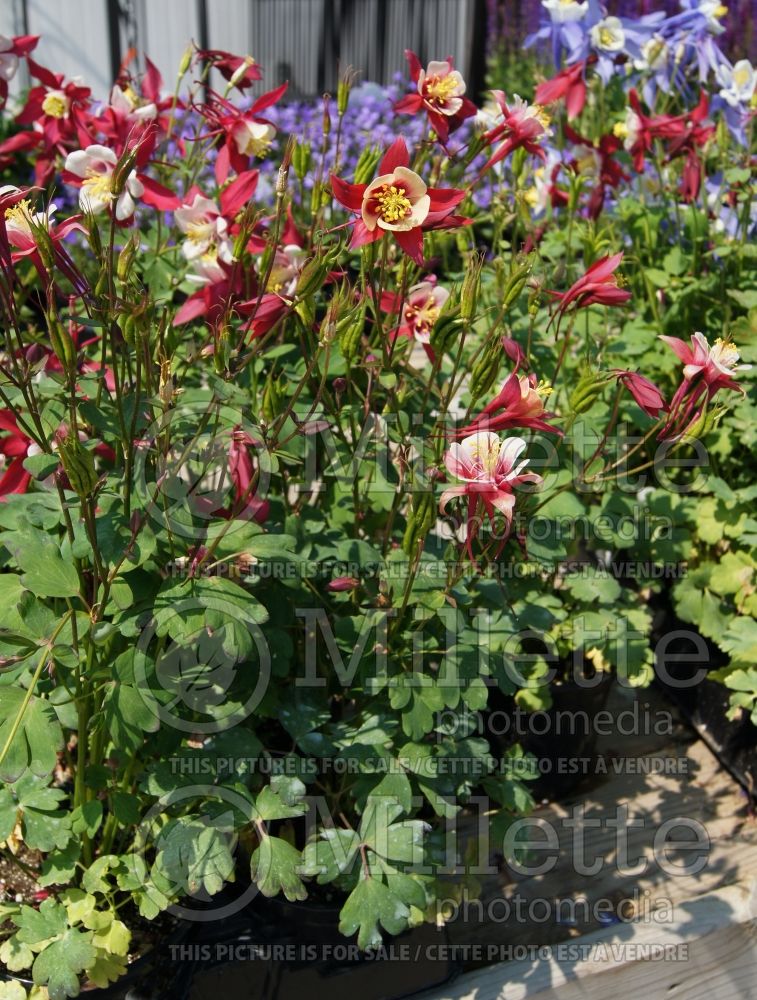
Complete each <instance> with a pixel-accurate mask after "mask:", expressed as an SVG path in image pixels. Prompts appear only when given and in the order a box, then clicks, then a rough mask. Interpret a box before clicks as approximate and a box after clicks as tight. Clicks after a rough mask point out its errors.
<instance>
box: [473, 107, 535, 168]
mask: <svg viewBox="0 0 757 1000" xmlns="http://www.w3.org/2000/svg"><path fill="white" fill-rule="evenodd" d="M492 96H493V97H494V100H495V102H496V105H497V108H498V110H499V115H498V116H497V119H496V124H495V125H494V127H493V128H491V129H489V131H488V132H485V133H484V137H483V138H484V140H485V142H486V143H487V145H489V146H492V145H494V144H495V143H497V142H501V144H500V146H499V147H498V149H497V151H496V152H495V153H494V154H493V155H492V156H491V157H490V158H489V159H488V160H487V161H486V163H485V164H484V166H483V167H482V168H481V174H483V173H485V172H486V171H487V170H489V169H490V168H491V167H493V166H494V165H495V163H499V162H500V160H504V158H505V157H506V156H509V155H510V153H512V152H514V151H515V150H516V149H525V150H526V152H527V153H531V154H532V155H534V156H538V157H540V158H541V159H542V160H543V159H545V157H546V153H545V152H544V150H543V149H542V147H541V145H540V141H541V139H542V138H543V137H544V136H548V135H550V134H551V130H550V128H549V115H548V114H547V112H546V111H545V110H544V108H543V107H542V106H541V105H540V104H528V103H527V102H526V101H524V100H523V99H522V98H521V97H518V95H517V94H515V95H514V97H513V101H512V104H511V105H508V103H507V99H506V97H505V95H504V93H503V92H502V91H501V90H493V91H492Z"/></svg>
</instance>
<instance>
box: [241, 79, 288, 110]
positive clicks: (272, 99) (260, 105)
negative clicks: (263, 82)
mask: <svg viewBox="0 0 757 1000" xmlns="http://www.w3.org/2000/svg"><path fill="white" fill-rule="evenodd" d="M288 86H289V81H288V80H287V81H285V82H284V83H282V85H281V86H280V87H276V89H275V90H269V91H268V93H267V94H263V95H262V96H261V97H259V98H258V99H257V101H255V103H254V104H253V105H252V107H251V108H250V113H251V114H253V115H254V114H257V113H258V111H264V110H265V109H266V108H270V106H271V105H272V104H275V103H276V101H278V99H279V98H280V97H283V96H284V94H285V93H286V89H287V87H288Z"/></svg>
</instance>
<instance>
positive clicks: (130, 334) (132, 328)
mask: <svg viewBox="0 0 757 1000" xmlns="http://www.w3.org/2000/svg"><path fill="white" fill-rule="evenodd" d="M118 328H119V329H120V331H121V333H122V334H123V338H124V340H125V341H126V343H127V344H128V345H129V346H130V347H133V346H134V342H135V340H136V333H137V317H136V316H135V315H134V313H131V312H129V313H122V314H121V315H120V316H119V317H118Z"/></svg>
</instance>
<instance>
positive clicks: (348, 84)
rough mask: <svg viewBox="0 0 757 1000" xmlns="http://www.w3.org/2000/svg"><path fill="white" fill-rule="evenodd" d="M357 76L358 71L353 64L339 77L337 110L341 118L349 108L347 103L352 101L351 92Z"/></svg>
mask: <svg viewBox="0 0 757 1000" xmlns="http://www.w3.org/2000/svg"><path fill="white" fill-rule="evenodd" d="M356 78H357V72H356V71H355V70H354V69H353V68H352V66H348V67H347V69H346V70H345V71H344V73H342V75H341V77H340V78H339V83H338V85H337V88H336V110H337V113H338V115H339V117H340V118H341V117H342V115H343V114H344V113H345V111H346V110H347V105H348V104H349V102H350V92H351V90H352V88H353V86H354V84H355V80H356Z"/></svg>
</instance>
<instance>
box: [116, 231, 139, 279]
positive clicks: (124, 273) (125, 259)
mask: <svg viewBox="0 0 757 1000" xmlns="http://www.w3.org/2000/svg"><path fill="white" fill-rule="evenodd" d="M137 249H138V243H136V242H135V240H134V239H130V240H129V242H128V243H127V244H126V246H125V247H124V248H123V250H122V251H121V253H120V254H119V255H118V261H117V263H116V274H117V275H118V280H119V281H124V282H125V281H127V280H128V277H129V274H130V273H131V269H132V265H133V264H134V260H135V258H136V256H137Z"/></svg>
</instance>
